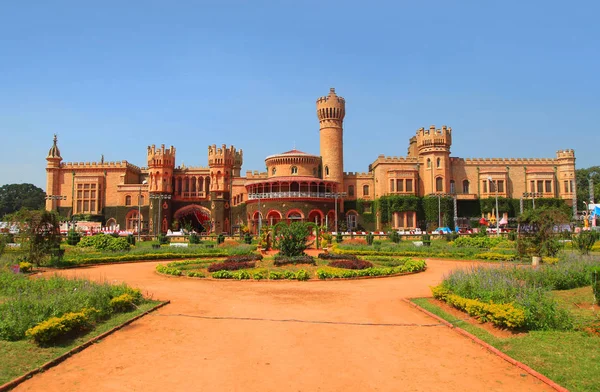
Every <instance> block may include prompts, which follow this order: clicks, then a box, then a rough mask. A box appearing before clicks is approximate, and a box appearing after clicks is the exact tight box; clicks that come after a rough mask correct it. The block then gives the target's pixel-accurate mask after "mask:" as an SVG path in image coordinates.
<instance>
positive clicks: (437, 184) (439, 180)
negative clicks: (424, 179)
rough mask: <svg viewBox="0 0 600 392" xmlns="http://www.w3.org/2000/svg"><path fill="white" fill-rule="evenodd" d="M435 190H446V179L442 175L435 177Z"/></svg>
mask: <svg viewBox="0 0 600 392" xmlns="http://www.w3.org/2000/svg"><path fill="white" fill-rule="evenodd" d="M435 191H436V192H443V191H444V180H443V179H442V177H437V178H436V179H435Z"/></svg>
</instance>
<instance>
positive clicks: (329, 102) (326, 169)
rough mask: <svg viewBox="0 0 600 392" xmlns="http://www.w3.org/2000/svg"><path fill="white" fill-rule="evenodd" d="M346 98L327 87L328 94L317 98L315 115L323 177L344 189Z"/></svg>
mask: <svg viewBox="0 0 600 392" xmlns="http://www.w3.org/2000/svg"><path fill="white" fill-rule="evenodd" d="M345 115H346V100H345V99H344V98H342V97H338V96H337V95H336V94H335V89H334V88H331V89H329V95H328V96H326V97H321V98H319V99H317V117H318V118H319V126H320V145H321V158H322V164H323V168H322V175H323V178H324V179H326V180H330V181H335V182H337V183H338V189H339V190H343V189H344V184H343V182H344V131H343V123H344V116H345Z"/></svg>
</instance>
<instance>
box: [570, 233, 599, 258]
mask: <svg viewBox="0 0 600 392" xmlns="http://www.w3.org/2000/svg"><path fill="white" fill-rule="evenodd" d="M572 241H573V245H574V247H575V249H577V250H578V251H579V253H580V254H582V255H587V254H589V253H590V250H592V248H593V246H594V243H595V242H596V236H595V234H594V233H593V232H589V231H584V232H581V233H579V235H576V236H573V239H572Z"/></svg>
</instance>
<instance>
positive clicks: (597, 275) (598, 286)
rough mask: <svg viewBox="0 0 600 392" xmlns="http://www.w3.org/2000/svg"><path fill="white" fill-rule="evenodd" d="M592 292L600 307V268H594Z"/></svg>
mask: <svg viewBox="0 0 600 392" xmlns="http://www.w3.org/2000/svg"><path fill="white" fill-rule="evenodd" d="M591 278H592V290H593V291H594V298H596V303H597V304H598V305H600V267H594V268H592V277H591Z"/></svg>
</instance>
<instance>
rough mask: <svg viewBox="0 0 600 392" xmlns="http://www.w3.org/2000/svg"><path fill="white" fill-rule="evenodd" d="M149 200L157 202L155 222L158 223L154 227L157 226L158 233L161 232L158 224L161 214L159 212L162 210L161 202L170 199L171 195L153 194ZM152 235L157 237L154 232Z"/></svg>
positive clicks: (159, 223)
mask: <svg viewBox="0 0 600 392" xmlns="http://www.w3.org/2000/svg"><path fill="white" fill-rule="evenodd" d="M150 199H154V200H158V219H157V220H158V221H159V222H158V224H156V223H155V225H157V226H158V231H160V232H162V228H161V224H162V222H160V218H161V213H162V211H161V210H162V201H163V200H169V199H171V195H169V194H163V193H155V194H152V195H150ZM154 233H155V234H156V236H157V237H158V234H157V233H156V230H154Z"/></svg>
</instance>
